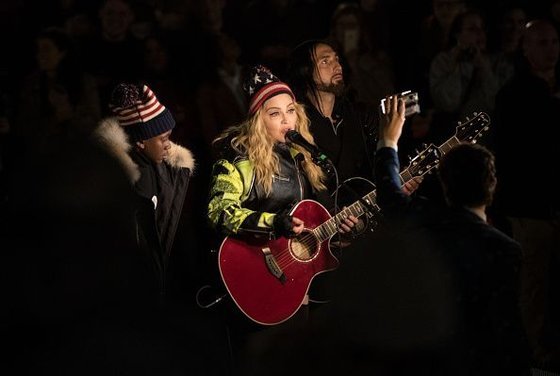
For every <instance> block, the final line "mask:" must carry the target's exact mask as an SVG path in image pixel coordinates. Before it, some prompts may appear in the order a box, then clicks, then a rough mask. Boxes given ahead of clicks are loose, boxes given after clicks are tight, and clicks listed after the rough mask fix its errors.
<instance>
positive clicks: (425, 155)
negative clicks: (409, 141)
mask: <svg viewBox="0 0 560 376" xmlns="http://www.w3.org/2000/svg"><path fill="white" fill-rule="evenodd" d="M439 159H440V154H439V150H438V148H437V147H436V146H435V145H433V144H430V145H428V146H427V147H426V148H425V149H424V150H422V151H421V152H420V153H419V154H418V155H417V156H416V157H414V158H413V159H412V160H411V161H410V164H409V165H408V167H407V168H406V169H405V170H404V171H403V173H406V174H409V175H410V176H406V177H404V176H403V178H404V179H405V181H408V180H409V179H412V178H415V177H420V176H424V175H425V174H427V173H429V172H430V171H431V170H432V169H433V168H435V167H437V165H438V163H439ZM401 175H402V174H401Z"/></svg>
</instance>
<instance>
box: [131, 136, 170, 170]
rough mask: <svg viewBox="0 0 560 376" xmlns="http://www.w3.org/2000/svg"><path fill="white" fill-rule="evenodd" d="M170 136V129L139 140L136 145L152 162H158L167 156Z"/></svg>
mask: <svg viewBox="0 0 560 376" xmlns="http://www.w3.org/2000/svg"><path fill="white" fill-rule="evenodd" d="M170 136H171V130H169V131H167V132H165V133H162V134H160V135H158V136H155V137H152V138H149V139H147V140H144V141H140V142H138V143H137V145H138V147H139V148H140V149H142V151H143V152H144V154H145V155H146V156H147V157H148V158H149V159H150V160H151V161H152V162H154V163H156V164H159V163H162V162H163V160H164V159H165V158H167V155H168V151H169V148H170V147H171V141H170V140H169V137H170Z"/></svg>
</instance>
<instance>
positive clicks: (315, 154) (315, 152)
mask: <svg viewBox="0 0 560 376" xmlns="http://www.w3.org/2000/svg"><path fill="white" fill-rule="evenodd" d="M286 138H287V139H288V140H289V141H290V142H291V143H293V144H296V145H299V146H301V147H303V148H304V149H305V150H307V151H308V152H309V153H310V154H311V159H312V160H313V162H315V163H316V164H318V165H321V166H322V167H325V166H327V167H328V166H329V165H331V166H332V162H331V161H330V159H329V157H327V156H326V155H325V154H324V153H323V152H322V151H320V150H319V149H318V148H317V147H316V146H315V145H313V144H311V143H309V142H308V141H307V140H306V139H305V138H303V136H302V135H301V134H300V133H299V132H297V131H295V130H290V131H288V132H286Z"/></svg>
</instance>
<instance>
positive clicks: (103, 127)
mask: <svg viewBox="0 0 560 376" xmlns="http://www.w3.org/2000/svg"><path fill="white" fill-rule="evenodd" d="M109 106H110V108H111V110H112V113H113V114H114V116H112V117H109V118H106V119H103V120H102V121H101V124H100V125H99V127H98V128H97V129H96V131H95V132H94V135H95V137H96V138H97V139H98V140H99V141H100V143H101V144H102V145H103V146H104V147H106V148H107V150H108V151H109V153H111V154H113V156H114V157H115V158H116V159H117V160H118V161H119V162H120V163H121V165H122V166H123V169H124V171H126V173H127V174H128V178H129V180H130V183H131V185H132V188H133V190H134V192H135V193H136V197H135V205H134V218H135V224H136V229H135V231H136V238H137V242H138V245H139V247H140V248H141V250H142V251H144V252H145V253H146V255H147V256H148V257H149V258H150V259H151V262H152V265H153V268H154V272H155V275H156V278H157V279H156V281H157V284H158V285H157V288H158V291H159V294H160V295H163V294H164V293H165V285H166V281H167V280H168V278H169V276H168V275H167V274H168V273H167V269H168V264H169V258H170V253H171V249H172V247H173V242H174V239H175V234H176V232H177V227H178V224H179V220H180V218H181V214H182V212H183V204H184V202H185V196H186V193H187V188H188V185H189V180H190V178H191V176H192V174H193V171H194V168H195V160H194V158H193V155H192V153H191V152H190V150H188V149H186V148H184V147H182V146H180V145H177V144H175V143H173V142H172V141H171V140H170V135H171V132H172V131H173V128H174V127H175V120H174V119H173V116H172V114H171V112H170V111H169V110H168V109H167V108H166V107H165V106H164V105H163V104H162V103H160V102H159V101H158V99H157V98H156V96H155V94H154V92H153V91H152V90H150V88H149V87H148V86H146V85H143V86H138V85H135V84H129V83H121V84H119V85H117V86H116V87H115V88H114V90H113V92H112V94H111V99H110V104H109Z"/></svg>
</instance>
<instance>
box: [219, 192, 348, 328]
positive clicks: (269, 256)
mask: <svg viewBox="0 0 560 376" xmlns="http://www.w3.org/2000/svg"><path fill="white" fill-rule="evenodd" d="M291 214H292V215H293V216H295V217H298V218H300V219H302V220H303V221H304V223H305V230H304V231H303V233H302V234H300V235H298V236H297V237H295V238H291V239H287V238H284V237H282V238H279V239H274V240H269V239H268V238H265V237H263V238H257V237H227V238H226V239H224V241H223V242H222V245H221V247H220V251H219V254H218V266H219V270H220V275H221V277H222V281H223V282H224V284H225V286H226V288H227V290H228V292H229V294H230V296H231V297H232V299H233V301H234V302H235V304H236V305H237V306H238V307H239V309H240V310H241V311H242V312H243V313H244V314H245V315H246V316H247V317H249V318H250V319H251V320H253V321H255V322H256V323H258V324H261V325H276V324H279V323H281V322H284V321H286V320H287V319H289V318H290V317H292V316H293V315H294V314H295V313H296V312H297V310H298V309H299V307H300V306H301V304H302V303H303V301H304V299H305V295H306V294H307V291H308V290H309V285H310V284H311V281H312V279H313V277H315V276H316V275H317V274H319V273H323V272H326V271H329V270H333V269H335V268H336V267H337V266H338V260H337V259H336V258H335V257H334V256H333V254H332V253H331V251H330V249H329V239H326V240H323V241H322V242H320V241H319V240H318V239H317V237H316V236H314V235H313V233H312V230H313V229H314V228H315V227H316V226H318V225H320V224H322V223H323V222H325V221H327V220H328V219H330V217H331V216H330V214H329V212H328V211H327V210H326V209H325V208H324V207H323V206H322V205H321V204H319V203H318V202H316V201H313V200H303V201H301V202H299V203H298V204H297V205H296V206H295V207H294V209H293V210H292V213H291Z"/></svg>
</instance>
